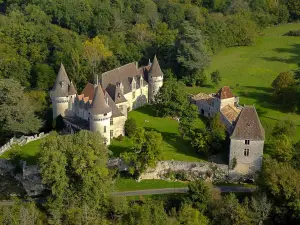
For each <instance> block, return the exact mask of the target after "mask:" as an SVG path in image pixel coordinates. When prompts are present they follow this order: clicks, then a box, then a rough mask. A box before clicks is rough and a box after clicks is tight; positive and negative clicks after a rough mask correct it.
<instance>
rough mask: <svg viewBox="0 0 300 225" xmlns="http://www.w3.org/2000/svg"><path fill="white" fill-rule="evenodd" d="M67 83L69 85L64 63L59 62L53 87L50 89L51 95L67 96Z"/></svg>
mask: <svg viewBox="0 0 300 225" xmlns="http://www.w3.org/2000/svg"><path fill="white" fill-rule="evenodd" d="M69 85H70V80H69V78H68V75H67V72H66V70H65V67H64V65H63V64H62V63H61V64H60V68H59V71H58V74H57V77H56V80H55V83H54V86H53V89H52V91H51V96H53V97H66V96H68V92H69Z"/></svg>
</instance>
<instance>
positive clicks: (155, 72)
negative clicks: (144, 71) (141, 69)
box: [149, 55, 163, 77]
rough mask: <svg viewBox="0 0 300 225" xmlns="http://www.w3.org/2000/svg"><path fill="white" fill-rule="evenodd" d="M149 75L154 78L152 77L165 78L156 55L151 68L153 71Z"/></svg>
mask: <svg viewBox="0 0 300 225" xmlns="http://www.w3.org/2000/svg"><path fill="white" fill-rule="evenodd" d="M149 75H150V76H152V77H161V76H163V73H162V71H161V69H160V65H159V63H158V60H157V58H156V55H155V56H154V59H153V63H152V66H151V69H150V71H149Z"/></svg>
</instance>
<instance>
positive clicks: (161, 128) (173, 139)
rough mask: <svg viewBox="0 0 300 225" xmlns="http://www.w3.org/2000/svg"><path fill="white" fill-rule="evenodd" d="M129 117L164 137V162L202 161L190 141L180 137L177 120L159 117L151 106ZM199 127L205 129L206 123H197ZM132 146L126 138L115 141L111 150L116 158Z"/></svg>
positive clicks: (138, 110)
mask: <svg viewBox="0 0 300 225" xmlns="http://www.w3.org/2000/svg"><path fill="white" fill-rule="evenodd" d="M128 117H129V118H130V117H133V118H134V119H135V120H136V121H137V123H138V124H139V125H140V126H142V127H144V128H145V129H148V130H155V131H157V132H159V133H161V135H162V137H163V146H162V147H163V153H162V159H163V160H172V159H173V160H181V161H191V162H197V161H201V159H200V157H199V155H198V154H197V153H196V152H195V150H194V149H193V148H192V147H191V145H190V143H189V141H188V140H184V139H183V138H182V137H181V136H180V135H179V132H178V122H177V121H176V120H173V119H171V118H160V117H157V116H156V115H155V112H154V110H153V109H152V108H151V107H150V106H149V105H147V106H144V107H141V108H138V109H136V110H134V111H131V112H130V113H129V115H128ZM148 121H149V122H148ZM197 127H204V123H203V122H202V121H201V120H200V119H199V120H198V121H197ZM131 146H132V141H131V140H130V139H129V138H127V137H125V138H124V139H123V140H122V141H117V140H113V141H112V143H111V145H110V147H109V148H110V150H111V151H112V152H113V153H114V156H118V155H119V154H120V153H122V152H124V151H126V150H127V149H128V148H130V147H131Z"/></svg>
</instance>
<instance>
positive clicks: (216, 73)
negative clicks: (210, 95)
mask: <svg viewBox="0 0 300 225" xmlns="http://www.w3.org/2000/svg"><path fill="white" fill-rule="evenodd" d="M210 78H211V82H213V83H214V84H215V85H219V83H220V81H221V80H222V78H221V75H220V71H219V70H216V71H214V72H212V73H211V74H210Z"/></svg>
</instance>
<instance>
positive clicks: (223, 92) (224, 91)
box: [215, 86, 234, 99]
mask: <svg viewBox="0 0 300 225" xmlns="http://www.w3.org/2000/svg"><path fill="white" fill-rule="evenodd" d="M215 96H216V97H217V98H219V99H226V98H232V97H234V95H233V94H232V92H231V90H230V88H229V87H228V86H224V87H222V88H221V89H220V90H219V91H218V93H217V94H216V95H215Z"/></svg>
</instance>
